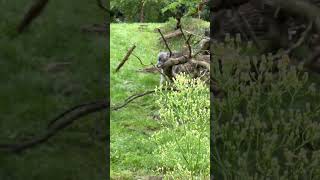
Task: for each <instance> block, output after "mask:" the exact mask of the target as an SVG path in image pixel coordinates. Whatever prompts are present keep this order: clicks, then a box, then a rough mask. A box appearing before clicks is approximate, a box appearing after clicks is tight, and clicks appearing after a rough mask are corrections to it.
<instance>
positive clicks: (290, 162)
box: [212, 39, 320, 179]
mask: <svg viewBox="0 0 320 180" xmlns="http://www.w3.org/2000/svg"><path fill="white" fill-rule="evenodd" d="M240 43H241V41H238V42H237V41H234V40H233V39H229V40H227V41H226V42H225V43H222V44H221V43H220V44H218V43H215V44H213V50H214V52H215V56H214V57H213V58H214V59H216V60H218V59H220V60H221V61H220V63H219V62H218V61H214V62H213V67H214V70H213V71H212V75H213V76H214V78H215V79H216V80H217V81H218V84H219V86H220V87H221V88H222V89H223V90H224V91H225V96H224V98H222V99H218V98H215V99H214V103H213V104H214V107H213V108H214V109H213V113H214V121H213V122H214V135H213V138H214V139H213V143H214V146H213V147H214V149H213V150H212V152H213V153H214V162H213V166H214V173H215V177H216V178H217V179H252V178H254V179H268V178H269V179H319V178H320V168H319V167H320V143H319V142H320V141H319V140H320V122H319V117H320V104H319V102H320V93H319V87H317V85H316V84H315V83H313V82H311V81H310V80H309V75H308V73H307V72H305V71H304V69H303V64H300V65H299V66H292V65H290V63H289V62H290V58H289V57H287V56H283V57H281V58H278V59H275V58H274V57H272V55H271V54H269V55H262V56H247V55H246V51H247V50H246V48H244V47H245V46H243V45H241V46H240ZM274 62H275V63H274ZM235 67H236V68H235ZM253 72H254V73H253Z"/></svg>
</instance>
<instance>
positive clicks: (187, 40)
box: [180, 27, 192, 58]
mask: <svg viewBox="0 0 320 180" xmlns="http://www.w3.org/2000/svg"><path fill="white" fill-rule="evenodd" d="M180 31H181V33H182V36H183V38H184V40H185V43H186V44H187V46H188V49H189V54H188V57H189V58H191V56H192V49H191V45H190V42H189V41H190V39H191V36H192V35H191V34H190V35H189V37H188V39H187V37H186V35H185V34H184V32H183V30H182V28H181V27H180Z"/></svg>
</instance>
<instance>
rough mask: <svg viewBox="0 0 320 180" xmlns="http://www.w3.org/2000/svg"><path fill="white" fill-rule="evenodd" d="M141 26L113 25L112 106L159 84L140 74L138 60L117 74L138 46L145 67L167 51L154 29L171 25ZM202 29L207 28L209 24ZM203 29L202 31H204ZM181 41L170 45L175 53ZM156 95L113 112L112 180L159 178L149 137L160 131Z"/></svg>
mask: <svg viewBox="0 0 320 180" xmlns="http://www.w3.org/2000/svg"><path fill="white" fill-rule="evenodd" d="M140 25H141V24H139V23H133V24H111V31H110V34H111V41H110V53H111V54H110V61H111V62H110V64H111V67H110V68H111V69H110V72H111V82H110V83H111V89H110V93H111V105H117V104H119V103H121V102H123V100H124V99H125V98H127V97H128V96H130V95H132V94H135V93H140V92H144V91H146V90H153V89H154V88H155V87H156V86H157V85H159V76H160V75H159V74H149V73H141V72H137V70H138V69H142V68H144V67H143V66H142V65H141V64H140V62H139V61H138V59H137V58H135V57H134V56H130V58H129V60H128V62H127V63H126V64H125V65H124V66H123V67H122V69H121V70H120V71H119V72H118V73H115V69H116V67H117V65H118V64H119V62H120V61H121V60H122V59H123V57H124V56H125V54H126V53H127V51H128V49H129V48H130V47H131V46H132V45H133V44H136V46H137V47H136V49H135V50H134V52H133V54H135V55H137V56H139V57H140V59H142V60H143V62H144V64H148V65H149V64H150V63H154V64H156V61H157V55H158V53H159V52H160V51H167V50H166V48H165V46H164V45H163V44H160V43H159V41H158V39H159V34H158V32H157V31H156V30H155V28H158V27H161V28H163V27H165V29H166V31H168V28H170V26H171V24H170V23H169V24H156V23H148V24H145V25H147V26H146V27H145V28H143V29H141V28H140ZM203 26H206V27H208V23H204V25H203ZM203 26H201V27H200V28H203ZM181 45H183V44H181V40H179V39H176V40H174V41H171V42H170V46H171V47H172V49H174V50H180V48H181V47H180V46H181ZM155 98H156V97H154V96H145V97H143V98H141V99H138V100H136V101H134V102H132V103H130V104H129V105H128V106H127V107H125V108H123V109H121V110H119V111H114V112H111V177H112V178H113V179H134V178H136V177H137V176H152V175H156V174H155V173H154V172H153V170H155V169H154V168H155V167H156V165H157V159H154V157H153V156H152V155H151V153H152V151H153V150H154V148H155V146H156V145H155V144H152V142H150V141H149V139H148V138H149V136H150V135H151V134H152V133H154V132H156V131H157V130H159V128H160V124H159V122H157V120H155V119H153V115H155V114H157V113H158V111H157V106H156V105H155V104H154V101H155Z"/></svg>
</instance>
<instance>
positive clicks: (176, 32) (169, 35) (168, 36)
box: [160, 29, 182, 40]
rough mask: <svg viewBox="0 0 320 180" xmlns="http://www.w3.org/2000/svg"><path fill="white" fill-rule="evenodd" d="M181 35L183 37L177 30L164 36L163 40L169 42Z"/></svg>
mask: <svg viewBox="0 0 320 180" xmlns="http://www.w3.org/2000/svg"><path fill="white" fill-rule="evenodd" d="M181 35H182V33H181V31H180V30H179V29H177V30H175V31H173V32H171V33H168V34H166V35H163V38H162V40H164V39H166V40H169V39H172V38H175V37H178V36H181ZM160 40H161V39H160Z"/></svg>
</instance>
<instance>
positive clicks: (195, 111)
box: [151, 75, 210, 179]
mask: <svg viewBox="0 0 320 180" xmlns="http://www.w3.org/2000/svg"><path fill="white" fill-rule="evenodd" d="M174 88H175V89H178V91H174V90H171V91H168V90H163V87H162V86H160V87H159V88H158V89H157V98H158V100H157V101H156V104H157V105H158V106H159V107H160V123H161V126H162V128H161V130H160V131H158V132H156V133H154V134H153V135H152V138H151V140H152V141H154V142H155V143H156V144H157V145H158V146H156V148H155V149H154V151H153V155H154V157H155V159H157V160H158V161H159V165H158V168H159V169H158V170H159V171H160V172H161V173H165V174H166V177H170V178H174V179H181V178H182V179H193V178H195V177H198V178H199V177H200V178H201V179H206V178H208V175H209V167H210V165H209V164H210V150H209V137H210V136H209V135H210V127H209V120H210V118H209V114H210V101H209V99H210V98H209V89H208V87H207V86H206V85H205V84H204V82H202V81H201V80H200V79H190V78H188V77H186V76H184V75H182V76H178V77H177V79H176V80H175V82H174ZM169 89H171V88H169Z"/></svg>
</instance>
